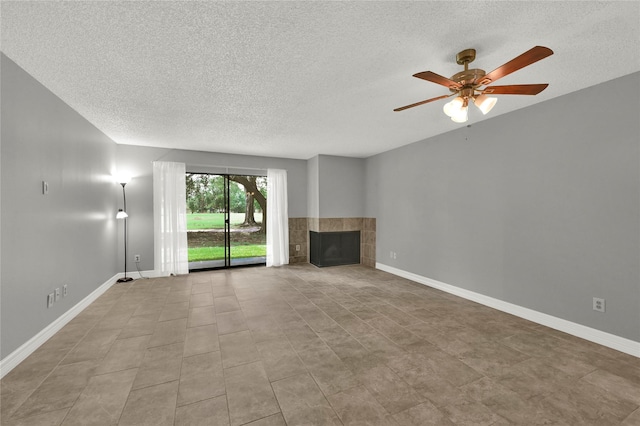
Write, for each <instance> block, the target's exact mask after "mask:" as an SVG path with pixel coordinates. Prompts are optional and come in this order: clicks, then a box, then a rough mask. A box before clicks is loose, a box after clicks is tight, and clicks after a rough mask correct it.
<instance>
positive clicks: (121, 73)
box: [1, 0, 640, 159]
mask: <svg viewBox="0 0 640 426" xmlns="http://www.w3.org/2000/svg"><path fill="white" fill-rule="evenodd" d="M1 8H2V9H1V26H2V40H1V41H2V44H1V49H2V51H3V52H4V53H5V54H6V55H7V56H8V57H10V58H11V59H12V60H14V61H15V62H16V63H17V64H18V65H20V66H21V67H22V68H24V69H25V70H26V71H27V72H29V73H30V74H31V75H33V76H34V77H35V78H36V79H37V80H38V81H40V82H41V83H42V84H44V85H45V86H46V87H47V88H48V89H49V90H51V91H52V92H53V93H55V94H56V95H58V96H59V97H60V98H61V99H62V100H64V101H65V102H66V103H67V104H69V105H70V106H71V107H73V108H74V109H75V110H76V111H78V112H79V113H80V114H82V115H83V116H84V117H85V118H87V119H88V120H89V121H90V122H92V123H93V124H94V125H95V126H96V127H98V128H99V129H100V130H102V131H103V132H104V133H105V134H107V135H108V136H110V137H111V138H112V139H113V140H114V141H116V142H117V143H121V144H136V145H144V146H156V147H167V148H181V149H191V150H202V151H214V152H226V153H237V154H251V155H262V156H278V157H288V158H301V159H307V158H310V157H313V156H315V155H317V154H329V155H341V156H353V157H367V156H370V155H373V154H376V153H380V152H384V151H387V150H389V149H392V148H395V147H398V146H402V145H405V144H409V143H412V142H416V141H419V140H422V139H424V138H427V137H430V136H434V135H437V134H441V133H444V132H447V131H451V130H454V129H456V128H458V127H460V126H461V125H460V124H455V123H453V122H452V121H450V120H449V119H448V118H447V117H446V116H445V115H444V114H443V112H442V105H443V104H444V103H445V102H446V101H438V102H435V103H432V104H427V105H423V106H419V107H415V108H412V109H409V110H406V111H403V112H393V108H396V107H399V106H403V105H407V104H411V103H414V102H417V101H421V100H424V99H427V98H431V97H435V96H439V95H443V94H447V93H448V90H447V89H446V88H444V87H442V86H438V85H436V84H433V83H429V82H426V81H423V80H420V79H417V78H414V77H412V75H413V74H415V73H416V72H420V71H427V70H430V71H434V72H436V73H438V74H441V75H444V76H447V77H449V76H451V75H453V74H454V73H456V72H458V71H459V70H461V69H462V68H461V66H459V65H457V64H456V63H455V55H456V53H457V52H459V51H461V50H463V49H467V48H475V49H476V50H477V54H478V57H477V59H476V61H475V62H474V63H473V64H472V65H471V67H472V68H482V69H484V70H485V71H487V72H489V71H491V70H493V69H494V68H497V67H498V66H499V65H502V64H503V63H505V62H507V61H509V60H511V59H512V58H514V57H515V56H517V55H519V54H521V53H523V52H524V51H526V50H528V49H530V48H531V47H533V46H536V45H541V46H547V47H549V48H551V49H552V50H554V52H555V53H554V55H552V56H551V57H549V58H546V59H544V60H542V61H540V62H537V63H535V64H533V65H531V66H529V67H527V68H525V69H522V70H520V71H518V72H516V73H513V74H511V75H509V76H507V77H505V78H503V79H501V80H500V84H526V83H549V87H548V88H547V89H546V90H545V91H544V92H542V93H541V94H539V95H537V96H501V97H500V99H499V101H498V104H497V105H496V107H495V108H494V109H493V110H492V111H491V112H490V113H489V115H488V116H485V117H483V116H482V114H481V113H480V112H479V111H478V110H476V109H472V110H471V109H470V120H469V122H468V124H473V123H475V122H478V121H480V120H483V119H489V118H491V117H495V116H497V115H500V114H504V113H507V112H509V111H513V110H516V109H519V108H523V107H526V106H529V105H532V104H534V103H537V102H541V101H544V100H548V99H551V98H554V97H557V96H560V95H563V94H566V93H569V92H573V91H576V90H579V89H582V88H585V87H588V86H592V85H595V84H598V83H601V82H604V81H608V80H611V79H614V78H616V77H620V76H623V75H626V74H630V73H632V72H635V71H639V70H640V49H639V46H640V29H639V27H640V25H639V23H640V2H638V1H629V2H621V1H611V2H594V1H586V2H576V1H562V2H555V1H543V2H532V1H527V2H521V1H518V2H506V1H501V2H498V1H473V2H453V1H441V2H440V1H426V2H414V1H412V2H335V1H332V2H302V1H294V2H214V1H209V2H191V1H149V2H142V1H107V2H98V1H75V2H40V1H37V2H36V1H17V2H13V1H6V0H3V1H2V3H1Z"/></svg>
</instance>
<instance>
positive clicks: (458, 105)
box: [442, 96, 464, 117]
mask: <svg viewBox="0 0 640 426" xmlns="http://www.w3.org/2000/svg"><path fill="white" fill-rule="evenodd" d="M463 105H464V99H462V98H461V97H459V96H458V97H457V98H455V99H454V100H452V101H451V102H447V103H446V104H444V106H443V107H442V110H443V111H444V113H445V114H447V115H448V116H449V117H453V116H454V115H456V114H460V111H461V110H462V106H463Z"/></svg>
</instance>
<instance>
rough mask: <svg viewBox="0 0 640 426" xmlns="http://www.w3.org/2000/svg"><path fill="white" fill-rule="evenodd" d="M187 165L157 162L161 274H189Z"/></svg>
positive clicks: (155, 200) (155, 189)
mask: <svg viewBox="0 0 640 426" xmlns="http://www.w3.org/2000/svg"><path fill="white" fill-rule="evenodd" d="M185 174H186V166H185V165H184V163H171V162H164V161H154V163H153V219H154V220H153V223H154V237H155V238H154V250H153V252H154V260H155V262H154V263H155V265H154V268H155V270H156V272H157V273H159V274H160V275H164V276H166V275H172V274H173V275H179V274H188V273H189V255H188V248H187V197H186V195H187V194H186V183H185Z"/></svg>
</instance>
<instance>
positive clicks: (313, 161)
mask: <svg viewBox="0 0 640 426" xmlns="http://www.w3.org/2000/svg"><path fill="white" fill-rule="evenodd" d="M319 162H320V156H319V155H316V156H315V157H313V158H310V159H309V160H307V216H308V217H320V204H319V203H320V193H319V191H320V183H319V179H320V176H319V171H318V164H319Z"/></svg>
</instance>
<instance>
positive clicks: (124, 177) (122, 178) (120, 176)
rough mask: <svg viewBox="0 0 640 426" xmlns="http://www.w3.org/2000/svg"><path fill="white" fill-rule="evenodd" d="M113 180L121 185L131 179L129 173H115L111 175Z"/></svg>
mask: <svg viewBox="0 0 640 426" xmlns="http://www.w3.org/2000/svg"><path fill="white" fill-rule="evenodd" d="M113 180H115V181H116V183H119V184H121V185H126V184H127V183H129V182H130V181H131V175H128V174H126V173H117V174H115V175H114V176H113Z"/></svg>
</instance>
